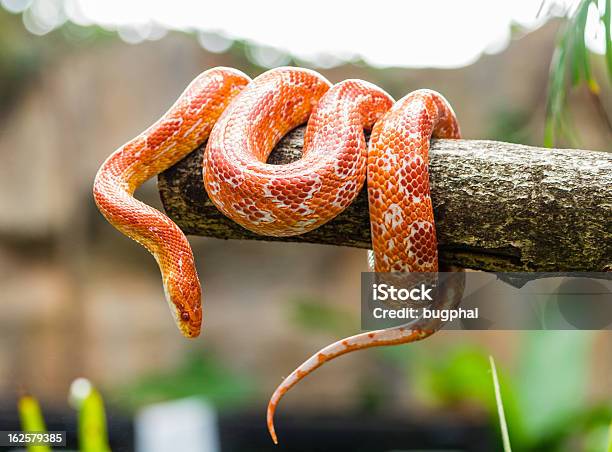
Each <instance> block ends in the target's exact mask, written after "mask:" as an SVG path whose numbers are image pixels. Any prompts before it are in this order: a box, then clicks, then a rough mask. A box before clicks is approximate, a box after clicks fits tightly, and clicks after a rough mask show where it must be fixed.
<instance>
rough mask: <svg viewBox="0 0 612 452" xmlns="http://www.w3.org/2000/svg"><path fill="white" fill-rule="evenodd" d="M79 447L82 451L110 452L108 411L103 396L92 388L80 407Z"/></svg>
mask: <svg viewBox="0 0 612 452" xmlns="http://www.w3.org/2000/svg"><path fill="white" fill-rule="evenodd" d="M78 418H79V447H80V450H81V452H110V450H111V449H110V446H109V444H108V433H107V429H106V411H105V409H104V402H103V400H102V396H101V395H100V393H99V392H98V390H97V389H95V388H93V387H92V388H91V391H90V393H89V394H88V395H87V396H86V397H85V399H83V401H82V403H81V406H80V409H79V414H78Z"/></svg>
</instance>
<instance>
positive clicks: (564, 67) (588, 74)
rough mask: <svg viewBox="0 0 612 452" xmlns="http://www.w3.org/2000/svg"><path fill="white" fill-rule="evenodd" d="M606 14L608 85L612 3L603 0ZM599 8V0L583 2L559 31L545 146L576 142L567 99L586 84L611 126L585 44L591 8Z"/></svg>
mask: <svg viewBox="0 0 612 452" xmlns="http://www.w3.org/2000/svg"><path fill="white" fill-rule="evenodd" d="M603 3H604V12H603V14H602V15H601V18H600V19H601V22H602V23H603V26H604V29H605V45H606V51H605V56H604V60H605V66H606V68H607V73H608V82H612V39H611V37H610V33H611V32H610V26H611V9H612V0H603ZM590 8H594V9H595V10H597V11H599V9H598V0H581V1H580V3H579V4H578V7H577V8H576V10H575V11H574V12H573V14H571V15H569V16H568V17H567V18H566V21H565V24H564V25H563V26H562V28H561V30H560V35H559V40H558V43H557V47H556V49H555V52H554V55H553V58H552V62H551V67H550V79H549V87H548V99H547V106H546V125H545V130H544V145H545V146H547V147H552V146H554V145H555V143H556V141H557V140H558V139H560V138H566V139H567V140H569V141H570V142H573V143H575V142H576V140H577V138H576V131H575V130H573V128H572V125H571V124H572V123H571V118H570V116H569V112H568V108H567V96H568V93H569V91H570V87H571V88H575V87H577V86H578V85H580V84H581V83H582V82H584V83H585V84H586V86H587V88H588V89H589V91H590V93H591V95H592V96H593V97H594V99H595V100H596V101H597V103H598V105H600V109H599V111H600V114H601V116H602V119H603V120H604V121H605V122H606V124H607V126H608V127H610V118H608V116H607V114H608V113H607V112H606V111H605V109H603V108H602V107H601V99H600V97H599V95H600V86H599V84H598V82H597V80H596V79H595V77H594V76H593V70H592V67H591V58H592V55H591V53H590V51H589V50H588V48H587V46H586V42H585V29H586V23H587V18H588V14H589V9H590ZM607 85H608V86H609V85H610V83H607Z"/></svg>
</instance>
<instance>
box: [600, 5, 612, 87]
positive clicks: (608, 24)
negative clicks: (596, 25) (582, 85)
mask: <svg viewBox="0 0 612 452" xmlns="http://www.w3.org/2000/svg"><path fill="white" fill-rule="evenodd" d="M602 21H603V24H604V30H605V36H606V66H607V67H608V78H609V79H610V82H611V83H612V0H606V6H605V9H604V14H603V17H602Z"/></svg>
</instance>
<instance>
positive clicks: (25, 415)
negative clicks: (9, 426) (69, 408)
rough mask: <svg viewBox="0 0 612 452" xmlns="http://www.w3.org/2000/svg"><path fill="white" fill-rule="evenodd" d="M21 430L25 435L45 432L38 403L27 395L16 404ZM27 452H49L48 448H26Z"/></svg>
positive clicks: (30, 446) (29, 446) (31, 446)
mask: <svg viewBox="0 0 612 452" xmlns="http://www.w3.org/2000/svg"><path fill="white" fill-rule="evenodd" d="M17 409H18V411H19V419H20V421H21V430H23V431H24V432H25V433H42V432H46V431H47V426H46V425H45V419H44V417H43V415H42V411H41V409H40V405H39V404H38V401H37V400H36V399H35V398H34V397H32V396H29V395H26V396H23V397H21V398H20V399H19V402H18V403H17ZM27 450H28V452H50V451H51V448H50V447H49V446H34V445H28V446H27Z"/></svg>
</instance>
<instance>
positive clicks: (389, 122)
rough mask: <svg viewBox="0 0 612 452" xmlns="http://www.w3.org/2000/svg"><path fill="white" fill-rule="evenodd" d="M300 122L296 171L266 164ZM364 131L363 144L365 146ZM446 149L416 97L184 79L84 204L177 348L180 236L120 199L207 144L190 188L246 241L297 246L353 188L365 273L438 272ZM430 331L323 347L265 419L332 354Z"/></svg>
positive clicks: (290, 77)
mask: <svg viewBox="0 0 612 452" xmlns="http://www.w3.org/2000/svg"><path fill="white" fill-rule="evenodd" d="M306 121H308V126H307V129H306V135H305V138H304V148H303V154H302V158H301V159H299V160H298V161H296V162H293V163H289V164H286V165H271V164H267V163H266V160H267V158H268V155H269V154H270V152H271V151H272V149H273V148H274V146H275V144H276V143H277V142H278V141H279V140H280V138H282V137H283V136H284V135H285V134H286V133H287V132H289V131H290V130H291V129H293V128H295V127H297V126H299V125H301V124H303V123H305V122H306ZM364 130H371V131H372V134H371V138H370V142H369V145H367V144H366V140H365V135H364ZM432 136H433V137H440V138H459V127H458V124H457V121H456V118H455V115H454V113H453V111H452V108H451V107H450V105H449V104H448V102H447V101H446V100H445V99H444V98H443V97H442V96H441V95H439V94H438V93H436V92H434V91H430V90H419V91H415V92H413V93H411V94H409V95H407V96H406V97H404V98H402V99H401V100H399V101H398V102H395V103H394V101H393V99H392V98H391V97H390V96H389V95H388V94H387V93H385V92H384V91H383V90H381V89H380V88H378V87H376V86H375V85H372V84H370V83H368V82H364V81H361V80H345V81H343V82H340V83H338V84H336V85H333V86H332V85H331V84H330V83H329V82H328V81H327V80H326V79H325V78H323V77H322V76H321V75H319V74H318V73H316V72H314V71H310V70H305V69H298V68H277V69H273V70H270V71H268V72H266V73H264V74H262V75H260V76H259V77H257V78H255V79H254V80H253V81H251V80H250V79H249V78H248V77H247V76H246V75H244V74H243V73H241V72H239V71H237V70H234V69H229V68H214V69H210V70H208V71H206V72H204V73H202V74H201V75H199V76H198V77H196V79H194V81H193V82H192V83H191V84H190V85H189V86H188V87H187V89H186V90H185V91H184V93H183V94H182V95H181V96H180V97H179V99H178V100H177V101H176V103H175V104H174V105H173V106H172V107H171V108H170V109H169V110H168V112H166V113H165V114H164V115H163V116H162V117H161V118H160V119H159V120H158V121H157V122H156V123H155V124H153V125H152V126H151V127H149V128H148V129H147V130H145V131H144V132H142V133H141V134H140V135H138V136H137V137H136V138H134V139H132V140H131V141H129V142H128V143H126V144H125V145H123V146H121V147H120V148H119V149H117V150H116V151H115V152H114V153H113V154H112V155H111V156H110V157H109V158H108V159H107V160H106V161H105V162H104V163H103V164H102V166H101V167H100V170H99V171H98V174H97V176H96V179H95V182H94V199H95V202H96V204H97V205H98V208H99V209H100V211H101V212H102V214H103V215H104V216H105V217H106V218H107V220H108V221H109V222H110V223H111V224H112V225H113V226H115V227H116V228H117V229H118V230H120V231H121V232H123V233H124V234H125V235H127V236H129V237H131V238H132V239H134V240H136V241H137V242H139V243H140V244H142V245H143V246H145V247H146V248H147V249H148V250H149V251H150V252H151V253H152V254H153V256H154V257H155V259H156V261H157V263H158V265H159V267H160V271H161V274H162V280H163V286H164V291H165V294H166V299H167V301H168V304H169V306H170V308H171V311H172V312H173V314H174V318H175V321H176V323H177V325H178V327H179V329H180V330H181V332H182V333H183V335H185V336H186V337H196V336H197V335H198V334H199V332H200V328H201V323H202V309H201V289H200V282H199V280H198V276H197V272H196V269H195V263H194V257H193V253H192V251H191V248H190V246H189V243H188V241H187V239H186V238H185V236H184V234H183V233H182V232H181V231H180V229H179V228H178V226H176V225H175V224H174V222H172V220H170V219H169V218H168V217H167V216H165V215H164V214H162V213H161V212H159V211H157V210H155V209H153V208H152V207H150V206H147V205H145V204H143V203H141V202H140V201H138V200H136V199H135V198H134V197H133V193H134V191H135V190H136V188H138V186H140V185H141V184H142V183H143V182H144V181H146V180H147V179H149V178H151V177H153V176H154V175H156V174H158V173H160V172H162V171H163V170H165V169H167V168H169V167H170V166H172V165H173V164H174V163H176V162H178V161H179V160H180V159H181V158H183V157H184V156H185V155H187V154H188V153H190V152H191V151H193V150H194V149H196V148H197V147H198V146H199V145H200V144H202V143H203V142H204V141H206V140H208V143H207V146H206V151H205V157H204V164H203V180H204V184H205V186H206V191H207V193H208V194H209V196H210V198H211V200H212V201H213V203H214V204H215V206H216V207H217V208H218V209H219V210H220V211H221V212H222V213H224V214H225V215H226V216H228V217H229V218H231V219H232V220H234V221H235V222H237V223H238V224H240V225H242V226H243V227H245V228H247V229H249V230H251V231H253V232H256V233H258V234H263V235H269V236H287V235H297V234H302V233H305V232H308V231H310V230H312V229H315V228H316V227H318V226H320V225H321V224H323V223H325V222H327V221H329V220H331V219H332V218H334V217H335V216H336V215H338V214H339V213H340V212H342V211H343V210H344V209H345V208H346V207H347V206H348V205H349V204H350V203H351V202H352V201H353V199H354V198H355V197H356V196H357V194H358V193H359V191H360V190H361V188H362V186H363V184H364V183H365V182H366V180H367V189H368V198H369V206H370V207H369V208H370V218H371V230H372V244H373V253H372V256H373V262H374V267H375V270H376V271H377V272H398V271H401V272H410V271H412V272H414V271H418V272H435V271H438V259H437V241H436V235H435V227H434V218H433V208H432V203H431V198H430V196H429V178H428V150H429V141H430V139H431V137H432ZM433 331H434V330H431V329H418V328H408V327H405V326H403V327H397V328H390V329H387V330H379V331H372V332H367V333H362V334H358V335H356V336H352V337H350V338H347V339H344V340H342V341H338V342H336V343H334V344H331V345H329V346H327V347H325V348H324V349H323V350H321V351H320V352H318V353H317V354H315V355H314V356H313V357H311V358H310V359H309V360H307V361H305V362H304V363H303V364H302V365H300V366H299V367H298V368H297V369H296V370H295V371H294V372H293V373H292V374H290V375H289V376H288V377H287V378H285V379H284V380H283V382H282V383H281V385H280V386H279V387H278V388H277V389H276V391H275V392H274V394H273V395H272V398H271V400H270V403H269V406H268V413H267V422H268V428H269V431H270V434H271V435H272V438H273V440H274V442H277V438H276V434H275V431H274V424H273V417H274V412H275V410H276V407H277V405H278V402H279V400H280V398H281V397H282V396H283V395H284V394H285V393H286V392H287V391H288V390H289V389H290V388H291V387H292V386H294V385H295V384H296V383H297V382H298V381H300V380H301V379H302V378H304V376H306V375H307V374H309V373H311V372H312V371H314V370H315V369H316V368H318V367H320V366H321V365H322V364H323V363H325V362H327V361H329V360H331V359H333V358H335V357H337V356H340V355H342V354H345V353H348V352H351V351H354V350H359V349H363V348H368V347H374V346H383V345H393V344H402V343H408V342H413V341H416V340H419V339H423V338H424V337H427V336H428V335H430V334H432V333H433Z"/></svg>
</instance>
